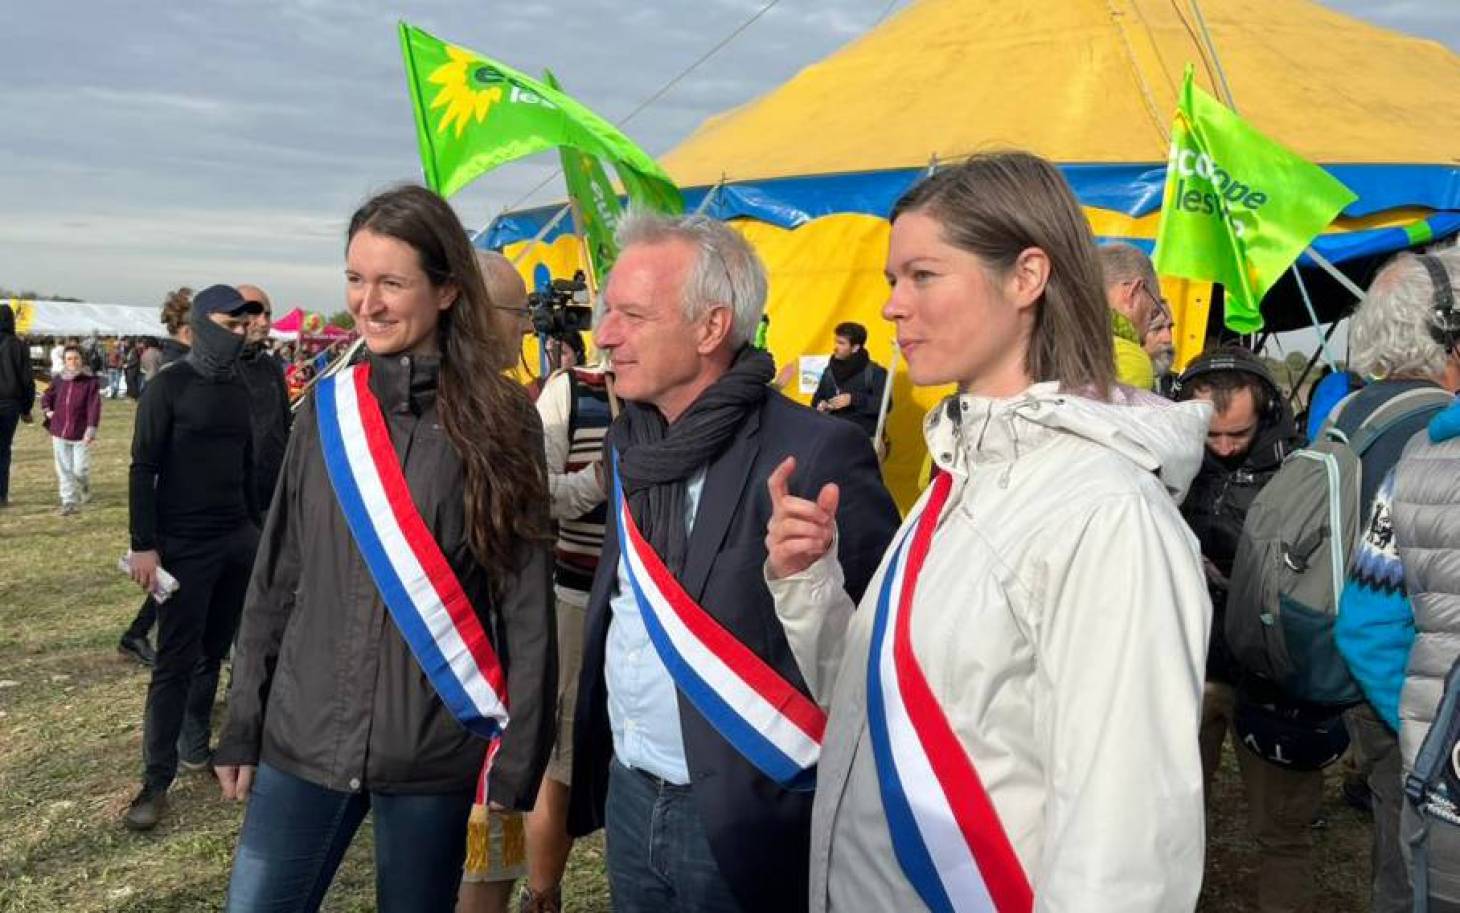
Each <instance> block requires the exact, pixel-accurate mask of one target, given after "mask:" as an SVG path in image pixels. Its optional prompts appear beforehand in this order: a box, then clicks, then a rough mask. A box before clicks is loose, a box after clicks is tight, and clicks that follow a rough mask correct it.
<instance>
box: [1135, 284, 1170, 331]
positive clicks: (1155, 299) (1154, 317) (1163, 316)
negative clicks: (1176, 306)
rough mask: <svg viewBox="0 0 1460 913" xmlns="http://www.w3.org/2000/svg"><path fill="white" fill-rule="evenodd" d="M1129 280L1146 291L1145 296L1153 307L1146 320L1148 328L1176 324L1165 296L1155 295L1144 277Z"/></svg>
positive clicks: (1160, 327) (1161, 327)
mask: <svg viewBox="0 0 1460 913" xmlns="http://www.w3.org/2000/svg"><path fill="white" fill-rule="evenodd" d="M1130 281H1131V282H1133V283H1135V284H1136V285H1137V286H1139V287H1140V289H1141V291H1143V292H1145V293H1146V297H1148V298H1150V299H1151V304H1152V306H1153V307H1154V308H1155V310H1153V311H1152V312H1151V317H1150V320H1148V321H1147V323H1146V325H1147V327H1148V328H1149V329H1152V330H1155V329H1164V328H1165V327H1167V326H1175V325H1176V320H1175V318H1174V317H1172V316H1171V306H1170V305H1168V304H1167V303H1166V299H1165V298H1162V297H1161V296H1160V295H1157V294H1156V293H1155V292H1153V291H1151V290H1150V289H1149V288H1147V287H1146V280H1144V279H1132V280H1130Z"/></svg>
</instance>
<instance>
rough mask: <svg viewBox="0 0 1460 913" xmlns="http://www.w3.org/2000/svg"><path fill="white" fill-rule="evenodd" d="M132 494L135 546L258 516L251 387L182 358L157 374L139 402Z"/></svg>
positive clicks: (222, 528) (203, 533)
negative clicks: (204, 372)
mask: <svg viewBox="0 0 1460 913" xmlns="http://www.w3.org/2000/svg"><path fill="white" fill-rule="evenodd" d="M129 496H130V504H131V516H130V519H131V533H132V548H133V550H135V551H143V550H146V549H154V548H156V547H157V543H158V540H159V538H188V539H205V538H211V537H214V536H221V535H224V534H227V533H229V532H232V531H234V530H236V529H238V528H239V526H241V525H242V524H244V523H248V522H254V523H257V522H258V514H259V510H258V503H257V501H255V500H254V490H253V441H252V434H251V431H250V428H249V419H248V388H247V387H245V386H244V385H243V381H242V380H240V379H239V377H238V375H237V374H236V373H235V374H233V375H232V376H230V377H229V378H227V379H226V380H211V379H209V378H206V377H203V376H202V375H201V374H199V373H198V372H197V370H195V369H194V367H193V366H192V364H190V363H189V362H188V361H187V360H183V361H179V362H174V363H173V364H171V365H168V366H167V368H166V369H165V370H161V371H158V372H157V375H156V376H155V377H153V378H152V380H151V382H150V383H148V384H147V389H146V391H145V392H144V393H143V394H142V399H141V402H140V403H138V405H137V417H136V421H135V425H134V428H133V432H132V467H131V474H130V487H129Z"/></svg>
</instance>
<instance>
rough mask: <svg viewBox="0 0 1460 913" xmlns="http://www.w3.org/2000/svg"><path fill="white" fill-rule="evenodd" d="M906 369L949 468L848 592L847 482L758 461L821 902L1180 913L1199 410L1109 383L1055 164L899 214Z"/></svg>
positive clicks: (1195, 869)
mask: <svg viewBox="0 0 1460 913" xmlns="http://www.w3.org/2000/svg"><path fill="white" fill-rule="evenodd" d="M887 277H888V281H889V282H890V283H891V285H892V293H891V297H890V299H889V300H888V302H887V305H886V306H885V307H884V309H883V315H884V316H885V317H886V318H888V319H889V320H892V321H894V322H895V323H896V324H897V338H898V344H899V346H900V347H901V348H902V352H903V355H904V357H905V358H906V359H907V366H908V373H909V375H910V377H911V379H912V381H913V382H914V383H916V384H919V385H936V384H947V383H956V384H957V385H958V393H956V394H955V395H952V396H949V397H948V398H947V399H946V400H945V401H944V402H943V403H942V404H941V405H940V406H939V407H938V408H936V409H934V410H933V411H932V412H931V413H929V415H928V417H927V419H926V421H925V434H926V437H927V442H928V447H929V449H930V451H931V452H932V455H933V460H934V462H935V464H936V466H937V468H938V470H940V472H938V473H936V474H935V481H934V483H933V484H932V485H931V486H930V487H929V490H928V491H927V492H925V493H924V495H923V497H922V499H921V500H920V501H919V503H918V505H917V506H916V507H915V508H914V509H913V511H912V513H911V514H910V515H909V517H908V520H907V522H906V523H905V524H904V526H903V529H902V531H901V532H899V534H898V536H897V538H895V539H894V541H893V544H892V546H891V547H890V549H889V552H888V554H887V556H885V557H884V558H883V562H882V567H881V568H880V570H879V572H878V575H877V576H876V577H875V578H873V581H872V584H871V585H870V586H869V587H868V588H867V595H866V597H865V598H864V600H863V603H862V606H861V608H860V610H858V611H856V612H853V606H852V603H851V600H850V599H849V598H848V597H847V595H846V593H845V592H844V591H843V589H842V581H841V579H840V576H839V573H838V565H837V562H836V560H835V546H836V542H835V535H834V533H835V515H836V500H837V491H836V489H835V487H834V486H830V485H829V486H827V487H826V488H825V489H823V490H822V492H821V493H820V496H819V497H818V499H817V500H816V501H815V502H812V501H807V500H803V499H798V498H794V497H791V496H789V495H787V494H786V485H785V483H786V480H787V479H788V478H789V476H790V475H791V474H792V473H793V472H794V471H795V467H794V463H793V462H792V461H790V460H788V461H787V462H786V463H785V464H783V465H782V466H781V467H780V469H779V470H777V473H776V474H775V475H774V476H773V477H772V479H771V496H772V499H773V501H774V504H775V511H774V515H773V517H772V519H771V521H770V525H769V529H768V532H767V544H768V548H769V558H768V560H767V563H766V577H767V580H768V581H769V583H770V586H771V591H772V593H773V594H774V595H775V597H776V606H777V611H778V613H779V614H780V616H781V620H782V622H783V624H784V626H785V629H786V633H787V637H788V640H789V642H790V645H791V648H792V650H793V651H794V653H795V655H796V658H797V661H798V663H799V664H800V666H801V669H802V671H803V673H804V675H805V677H806V679H807V683H808V684H809V685H810V686H811V688H812V690H813V692H814V693H815V694H816V696H817V699H818V701H819V702H820V703H821V704H822V705H824V706H827V707H829V708H830V718H829V722H828V725H827V728H826V732H825V736H824V741H823V747H822V754H821V761H820V767H819V773H818V791H817V795H816V805H815V814H814V818H813V826H812V847H811V866H812V876H811V909H812V910H814V911H823V910H828V909H829V910H833V911H865V910H878V911H884V910H886V911H892V910H896V911H909V910H917V909H921V908H923V907H924V906H926V907H927V908H930V909H933V910H940V911H941V910H957V911H962V910H980V911H982V910H997V911H999V913H1010V911H1028V910H1041V911H1056V910H1060V911H1080V913H1099V911H1120V913H1139V911H1151V913H1178V911H1184V910H1191V909H1192V908H1193V907H1194V906H1195V904H1196V897H1197V893H1198V890H1199V888H1200V884H1201V872H1202V856H1203V842H1204V840H1203V831H1202V819H1203V815H1202V779H1201V761H1200V758H1199V757H1198V752H1197V719H1198V711H1199V707H1200V703H1201V687H1202V675H1203V668H1204V664H1205V654H1206V643H1207V628H1208V625H1209V623H1210V615H1211V607H1210V603H1209V602H1208V598H1207V589H1206V585H1205V583H1204V581H1203V575H1202V569H1201V559H1200V554H1199V551H1198V549H1197V544H1196V541H1195V540H1194V539H1193V537H1192V536H1191V534H1190V533H1189V532H1188V530H1187V528H1186V526H1185V524H1184V523H1183V522H1182V520H1181V515H1180V513H1179V512H1178V510H1177V503H1178V502H1179V501H1180V498H1181V495H1182V493H1183V491H1184V490H1185V488H1186V486H1187V484H1188V483H1189V482H1190V481H1191V478H1192V477H1193V476H1194V475H1195V473H1196V470H1197V467H1198V466H1199V464H1200V460H1201V453H1202V447H1203V441H1204V438H1205V434H1206V428H1207V421H1208V411H1207V407H1206V406H1205V405H1204V404H1196V403H1188V404H1182V405H1169V404H1165V403H1164V401H1160V400H1156V399H1155V398H1154V397H1148V396H1144V395H1141V394H1137V393H1136V392H1135V391H1132V390H1129V389H1128V388H1119V387H1116V386H1115V385H1114V381H1113V378H1114V364H1113V356H1112V352H1111V347H1110V335H1109V323H1108V320H1109V319H1108V317H1107V314H1106V303H1105V299H1104V294H1103V282H1102V279H1101V274H1100V267H1099V264H1098V262H1097V260H1096V256H1095V247H1094V242H1093V239H1092V238H1091V235H1090V230H1089V228H1088V226H1087V224H1086V222H1085V218H1084V215H1083V214H1082V213H1081V211H1080V209H1079V206H1078V204H1077V203H1076V202H1075V199H1074V196H1073V194H1072V193H1071V192H1070V190H1069V187H1068V185H1067V184H1066V183H1065V182H1064V179H1063V178H1062V177H1061V176H1060V174H1059V172H1058V171H1057V170H1056V169H1055V168H1054V167H1053V166H1051V165H1050V164H1049V163H1048V162H1045V161H1043V160H1042V159H1039V158H1036V157H1034V156H1032V155H1027V154H1024V153H1000V154H996V155H984V156H976V157H974V158H973V159H970V160H969V161H968V162H967V163H965V164H963V165H961V166H959V167H957V168H952V169H949V170H946V171H943V172H939V173H938V174H936V175H934V176H932V177H930V178H928V179H926V180H925V181H923V182H922V183H921V184H919V185H918V186H916V187H914V188H913V189H912V190H910V191H909V192H908V193H907V194H906V195H905V196H904V197H903V198H902V199H901V200H900V201H899V202H898V204H897V206H896V207H895V208H894V209H893V213H892V234H891V242H890V246H889V251H888V258H887Z"/></svg>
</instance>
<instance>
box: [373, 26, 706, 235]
mask: <svg viewBox="0 0 1460 913" xmlns="http://www.w3.org/2000/svg"><path fill="white" fill-rule="evenodd" d="M400 42H401V55H402V57H403V58H404V61H405V69H406V80H407V82H408V83H409V87H410V92H411V106H412V108H413V109H414V111H415V117H416V141H417V144H418V145H419V147H420V151H421V165H422V167H423V169H424V170H425V175H426V183H427V185H429V186H430V187H431V189H433V190H435V191H436V192H437V193H439V194H441V195H442V196H450V195H451V194H453V193H455V192H456V191H458V190H460V189H461V188H462V187H464V186H466V185H467V184H468V183H470V182H471V181H472V180H474V179H475V178H476V177H478V176H479V175H481V174H483V173H484V172H487V171H490V170H491V169H493V168H495V167H497V166H498V165H501V164H503V163H505V162H510V161H513V160H515V159H519V158H522V157H523V156H527V155H532V154H533V153H536V152H541V151H543V150H545V149H552V148H554V147H557V146H565V147H568V148H571V149H578V150H580V151H582V152H584V153H587V154H589V155H592V156H594V157H596V158H598V159H600V160H601V161H605V162H608V163H610V164H611V165H613V168H614V171H615V172H616V173H617V174H618V176H619V180H621V181H622V182H623V185H624V190H625V191H626V192H627V193H628V195H629V198H630V199H631V200H633V201H634V202H635V203H637V204H639V205H641V206H645V207H647V208H651V209H655V210H659V211H662V212H679V211H681V210H682V209H683V208H684V203H683V201H682V199H681V198H680V195H679V189H678V188H677V187H676V186H675V185H674V181H673V180H671V179H670V177H669V175H668V174H666V173H665V172H664V169H662V168H660V167H659V163H658V162H655V161H654V159H653V158H651V157H650V156H649V155H648V154H647V153H645V152H644V151H643V150H642V149H640V148H639V147H638V146H636V145H634V143H633V141H632V140H630V139H629V138H628V137H627V136H625V135H624V134H623V133H622V132H621V131H620V130H619V129H618V128H617V127H615V126H614V125H613V124H611V123H609V122H608V121H606V120H604V119H603V118H602V117H599V116H598V115H597V114H595V113H594V112H593V111H591V110H590V109H589V108H588V107H586V106H585V105H583V104H581V103H580V102H578V101H576V100H575V99H573V98H571V97H569V96H568V95H565V94H563V93H562V92H560V91H558V90H556V89H553V88H552V87H550V86H547V85H545V84H543V83H541V82H539V81H537V80H536V79H533V78H532V77H530V76H528V75H527V74H525V73H521V72H519V71H517V70H514V69H513V68H511V67H509V66H507V65H506V64H504V63H501V62H499V61H496V60H492V59H491V58H489V57H486V56H484V55H482V54H478V53H476V52H475V51H471V50H468V49H466V48H462V47H457V46H456V45H451V44H447V43H446V42H444V41H442V40H440V39H439V38H436V37H434V36H432V35H430V34H428V33H426V32H423V31H421V30H420V29H418V28H415V27H413V26H410V25H407V24H406V23H404V22H402V23H401V24H400Z"/></svg>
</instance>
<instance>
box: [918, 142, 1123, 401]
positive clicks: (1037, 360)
mask: <svg viewBox="0 0 1460 913" xmlns="http://www.w3.org/2000/svg"><path fill="white" fill-rule="evenodd" d="M915 211H916V212H923V213H926V214H928V215H930V216H932V217H933V218H935V219H937V220H938V222H939V223H941V225H942V233H943V238H944V240H946V241H947V242H948V243H949V244H952V245H953V246H954V247H959V248H962V249H963V250H966V251H968V252H969V253H972V254H974V255H976V256H977V257H978V258H979V259H980V260H982V261H983V262H984V264H985V265H987V266H988V268H989V269H990V270H991V271H993V273H994V274H995V275H997V276H1003V275H1005V274H1006V273H1007V272H1008V270H1009V269H1011V268H1012V267H1013V266H1014V262H1015V261H1016V260H1017V259H1018V257H1019V254H1020V253H1021V252H1023V251H1025V250H1027V249H1028V248H1031V247H1037V248H1039V249H1040V250H1042V251H1044V253H1045V255H1046V256H1048V257H1049V279H1048V281H1047V282H1046V283H1045V286H1044V294H1043V296H1042V297H1041V299H1040V301H1039V302H1038V303H1037V304H1036V305H1035V312H1034V332H1033V334H1032V335H1031V337H1030V340H1029V351H1028V352H1027V353H1026V354H1025V370H1026V371H1028V373H1029V376H1030V377H1031V378H1032V379H1033V380H1035V381H1036V382H1037V381H1046V380H1054V381H1059V383H1060V385H1061V386H1062V387H1063V388H1064V389H1066V390H1071V391H1079V392H1089V393H1093V394H1095V395H1097V396H1099V397H1101V398H1102V399H1103V398H1105V397H1106V396H1108V395H1109V392H1110V388H1111V386H1112V385H1113V384H1114V383H1115V351H1114V345H1113V343H1112V341H1111V336H1110V316H1109V314H1108V313H1106V312H1107V309H1108V305H1107V304H1106V301H1105V282H1104V279H1103V274H1102V272H1101V268H1100V261H1099V259H1098V258H1097V255H1096V252H1095V239H1094V237H1093V236H1092V235H1091V234H1090V225H1089V223H1087V222H1086V221H1085V214H1084V212H1083V211H1082V210H1081V209H1080V204H1079V203H1078V202H1077V201H1076V200H1075V195H1074V193H1073V192H1072V191H1071V190H1070V185H1069V184H1067V183H1065V179H1064V177H1063V176H1062V175H1061V174H1060V173H1059V169H1057V168H1055V167H1054V166H1053V165H1051V164H1050V163H1049V162H1047V161H1045V160H1044V159H1042V158H1040V157H1038V156H1036V155H1031V154H1029V153H1027V152H994V153H981V154H978V155H974V156H971V157H970V158H969V159H968V160H967V161H965V162H963V163H962V164H960V165H957V166H954V167H952V168H947V169H945V170H943V171H939V172H937V173H936V174H933V175H930V176H929V177H927V178H925V179H923V180H922V181H920V182H919V183H918V184H917V185H915V186H914V187H913V188H912V189H911V190H909V191H908V192H907V193H905V194H903V196H902V198H901V199H899V200H898V201H897V204H896V205H894V206H893V207H892V215H891V217H890V220H891V221H893V222H896V221H897V217H898V216H900V215H902V214H903V213H906V212H915Z"/></svg>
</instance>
